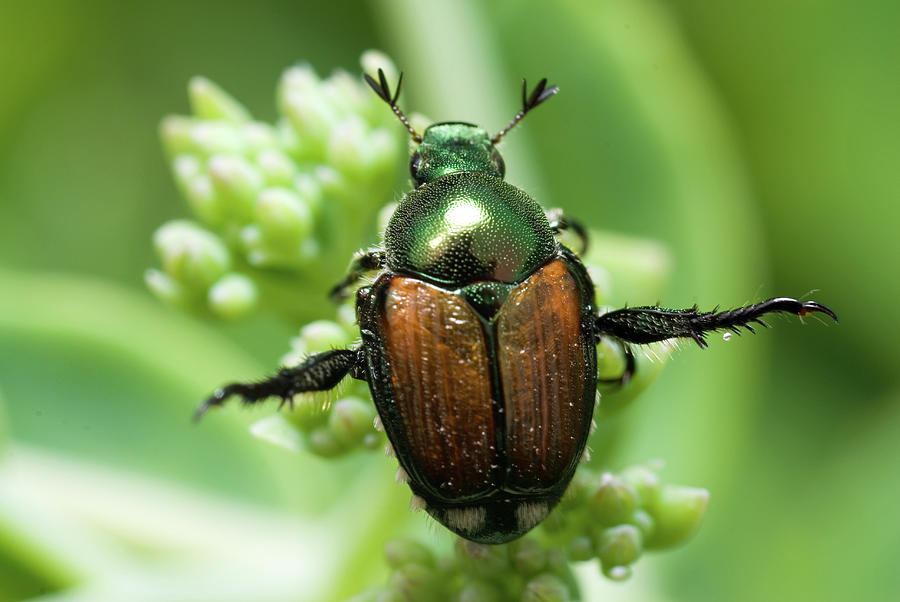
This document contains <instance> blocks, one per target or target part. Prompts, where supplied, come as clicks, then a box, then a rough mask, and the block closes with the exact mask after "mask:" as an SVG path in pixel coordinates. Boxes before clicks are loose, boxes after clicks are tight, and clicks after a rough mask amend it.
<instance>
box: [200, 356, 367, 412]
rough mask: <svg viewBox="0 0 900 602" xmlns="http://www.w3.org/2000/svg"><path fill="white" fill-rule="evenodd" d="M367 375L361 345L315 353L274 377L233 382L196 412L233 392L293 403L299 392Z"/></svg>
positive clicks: (255, 400) (252, 399)
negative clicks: (251, 381)
mask: <svg viewBox="0 0 900 602" xmlns="http://www.w3.org/2000/svg"><path fill="white" fill-rule="evenodd" d="M348 374H350V375H351V376H353V377H354V378H360V379H364V378H365V359H364V355H363V351H362V347H360V348H358V349H332V350H331V351H325V352H322V353H314V354H312V355H310V356H309V357H308V358H306V360H305V361H304V362H302V363H300V364H298V365H296V366H294V367H293V368H282V369H281V370H279V371H278V372H277V373H276V374H275V375H274V376H272V377H270V378H267V379H265V380H262V381H259V382H253V383H231V384H228V385H225V386H224V387H221V388H219V389H216V390H215V391H214V392H213V394H212V395H211V396H210V397H209V398H208V399H207V400H206V401H204V402H203V403H202V404H201V405H200V407H199V408H197V411H196V412H195V413H194V420H197V419H199V418H200V417H201V416H203V414H205V413H206V411H207V410H208V409H209V408H211V407H213V406H220V405H222V404H223V403H225V401H226V400H227V399H228V398H229V397H231V396H232V395H237V396H238V397H240V398H241V400H242V401H243V402H244V403H245V404H248V405H249V404H254V403H259V402H260V401H263V400H265V399H267V398H269V397H278V398H280V399H281V403H282V404H284V403H288V404H290V403H291V399H292V398H293V396H294V395H296V394H297V393H305V392H308V391H327V390H329V389H333V388H334V387H336V386H337V385H338V383H339V382H341V381H342V380H343V379H344V377H345V376H347V375H348Z"/></svg>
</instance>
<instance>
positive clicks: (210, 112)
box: [188, 77, 251, 123]
mask: <svg viewBox="0 0 900 602" xmlns="http://www.w3.org/2000/svg"><path fill="white" fill-rule="evenodd" d="M188 96H189V98H190V101H191V110H192V111H193V112H194V115H196V116H197V117H199V118H201V119H222V120H224V121H231V122H234V123H242V122H245V121H250V119H251V117H250V112H249V111H247V109H245V108H244V106H243V105H242V104H241V103H239V102H238V101H236V100H235V99H234V98H232V97H231V96H230V95H229V94H228V93H226V92H225V91H224V90H222V88H220V87H219V86H217V85H216V84H214V83H213V82H211V81H210V80H208V79H206V78H205V77H193V78H191V81H190V83H189V84H188Z"/></svg>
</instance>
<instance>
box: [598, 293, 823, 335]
mask: <svg viewBox="0 0 900 602" xmlns="http://www.w3.org/2000/svg"><path fill="white" fill-rule="evenodd" d="M777 312H781V313H789V314H794V315H797V316H801V317H802V316H806V315H809V314H811V313H816V312H818V313H823V314H825V315H827V316H829V317H830V318H832V319H833V320H834V321H835V322H837V316H836V315H835V313H834V312H833V311H831V309H829V308H828V307H826V306H824V305H822V304H820V303H816V302H815V301H805V302H804V301H798V300H797V299H792V298H790V297H776V298H774V299H769V300H768V301H763V302H762V303H757V304H755V305H748V306H746V307H738V308H736V309H730V310H728V311H721V312H717V311H715V310H713V311H710V312H700V311H698V310H697V307H696V306H694V307H692V308H690V309H664V308H661V307H631V308H625V309H619V310H616V311H611V312H609V313H607V314H603V315H602V316H598V317H597V320H596V321H595V323H594V327H595V328H594V331H595V336H596V337H598V340H599V337H602V336H604V335H609V336H614V337H616V338H618V339H620V340H622V341H626V342H628V343H637V344H645V343H655V342H657V341H665V340H666V339H674V338H690V339H693V340H694V342H695V343H697V345H699V346H700V347H706V346H707V342H706V333H708V332H712V331H716V330H721V329H723V328H725V329H728V330H731V331H732V332H735V333H738V334H740V328H746V329H747V330H749V331H750V332H755V331H754V330H753V326H752V325H751V324H752V323H756V324H759V325H761V326H768V324H766V323H765V322H763V321H762V320H761V319H760V318H761V317H762V316H764V315H766V314H769V313H777Z"/></svg>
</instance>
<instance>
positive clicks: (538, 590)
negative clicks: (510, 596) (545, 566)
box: [522, 573, 571, 602]
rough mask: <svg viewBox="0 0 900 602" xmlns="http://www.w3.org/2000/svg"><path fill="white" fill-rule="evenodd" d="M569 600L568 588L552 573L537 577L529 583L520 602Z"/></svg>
mask: <svg viewBox="0 0 900 602" xmlns="http://www.w3.org/2000/svg"><path fill="white" fill-rule="evenodd" d="M570 599H571V593H570V592H569V587H568V586H567V585H566V584H565V582H564V581H563V580H562V579H560V578H559V577H557V576H556V575H553V574H552V573H544V574H543V575H538V576H537V577H535V578H534V579H532V580H531V581H529V582H528V584H527V585H526V586H525V592H524V593H523V594H522V602H566V601H567V600H570Z"/></svg>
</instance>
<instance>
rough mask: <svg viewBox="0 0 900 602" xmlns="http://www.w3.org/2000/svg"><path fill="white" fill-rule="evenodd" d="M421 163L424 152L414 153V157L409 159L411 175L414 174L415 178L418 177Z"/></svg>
mask: <svg viewBox="0 0 900 602" xmlns="http://www.w3.org/2000/svg"><path fill="white" fill-rule="evenodd" d="M420 165H422V153H419V152H416V153H413V156H412V158H410V160H409V175H411V176H412V178H413V180H416V179H417V178H416V174H417V173H419V166H420Z"/></svg>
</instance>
